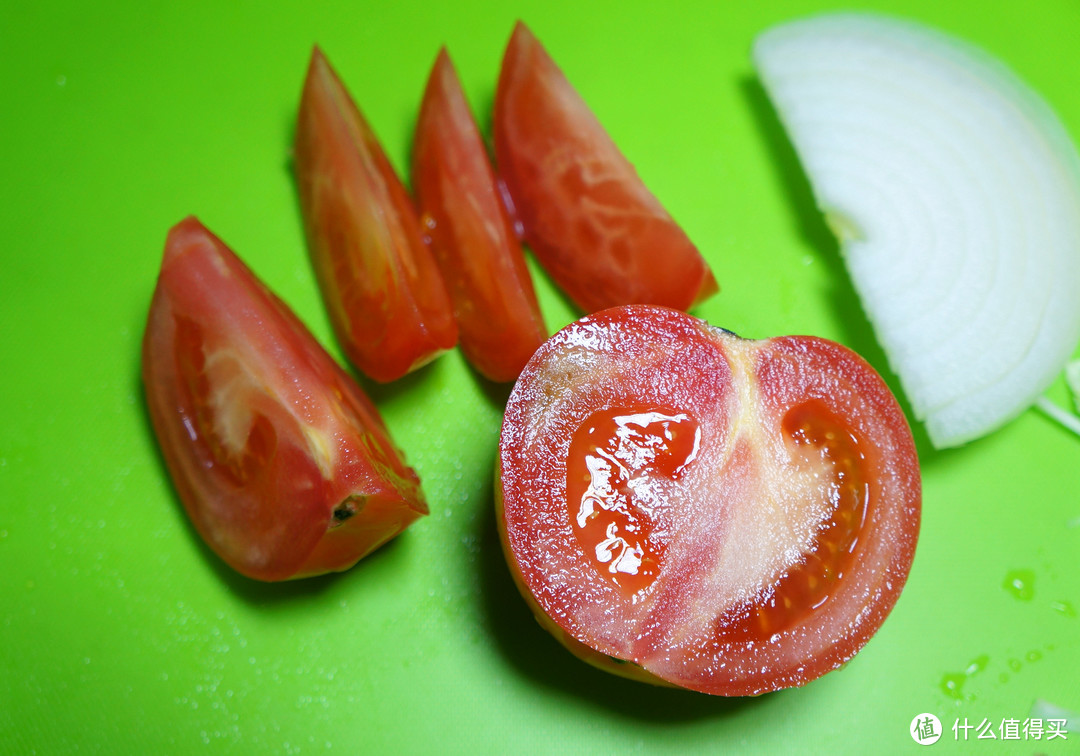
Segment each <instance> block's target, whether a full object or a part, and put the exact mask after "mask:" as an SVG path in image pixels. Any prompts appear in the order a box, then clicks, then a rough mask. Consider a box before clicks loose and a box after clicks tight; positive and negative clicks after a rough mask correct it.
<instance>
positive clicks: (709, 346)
mask: <svg viewBox="0 0 1080 756" xmlns="http://www.w3.org/2000/svg"><path fill="white" fill-rule="evenodd" d="M498 472H499V491H500V493H499V496H498V502H499V505H498V506H499V521H500V528H501V533H502V537H503V545H504V548H505V550H506V552H507V558H508V562H509V564H510V567H511V571H512V573H513V574H514V576H515V579H516V581H517V583H518V585H519V587H520V588H521V590H522V592H523V594H524V595H525V596H526V599H527V600H528V601H529V603H530V605H531V606H532V608H533V611H534V612H535V613H536V614H537V616H538V618H539V619H540V621H541V623H542V624H543V625H544V626H545V627H547V628H548V629H549V630H551V631H552V632H553V633H554V634H555V635H556V637H558V638H559V639H560V640H562V641H563V642H564V643H565V644H566V645H567V646H568V647H569V648H570V649H571V650H573V651H574V652H575V653H577V654H578V655H579V656H582V657H583V658H585V659H586V660H588V661H590V662H591V663H593V664H596V665H597V666H600V667H602V668H605V669H609V670H610V671H613V672H616V673H618V674H623V675H626V676H630V677H636V678H640V679H645V680H649V681H652V682H659V683H666V684H671V685H676V686H680V687H684V688H690V689H693V690H698V691H703V692H706V693H712V694H717V695H754V694H758V693H764V692H767V691H771V690H776V689H778V688H784V687H790V686H796V685H802V684H804V683H806V682H809V681H810V680H813V679H815V678H817V677H819V676H821V675H822V674H824V673H826V672H828V671H829V670H832V669H835V668H836V667H838V666H840V665H841V664H843V663H844V662H845V661H847V660H848V659H850V658H851V657H852V656H853V655H854V654H855V653H856V652H857V651H858V650H859V649H860V648H861V647H862V646H863V645H864V644H865V643H866V642H867V641H868V640H869V638H870V637H871V635H873V634H874V632H876V631H877V629H878V627H880V625H881V623H882V622H883V621H884V620H885V617H886V615H887V614H888V613H889V612H890V610H891V609H892V607H893V605H894V603H895V602H896V600H897V598H898V596H899V594H900V590H901V588H902V587H903V585H904V582H905V580H906V578H907V575H908V570H909V568H910V566H911V561H912V558H913V555H914V550H915V542H916V538H917V534H918V528H919V517H920V507H921V484H920V477H919V467H918V460H917V457H916V454H915V447H914V444H913V442H912V438H911V433H910V430H909V428H908V425H907V422H906V420H905V419H904V416H903V414H902V412H901V411H900V409H899V407H898V406H897V404H896V401H895V399H894V398H893V396H892V394H891V393H890V392H889V390H888V389H887V387H886V386H885V384H884V383H883V382H882V380H881V379H880V378H879V377H878V375H877V374H876V373H875V372H874V371H873V369H872V368H871V367H870V366H869V365H868V364H867V363H866V362H865V361H864V360H862V358H860V357H859V356H858V355H856V354H854V353H853V352H851V351H850V350H848V349H846V348H844V347H842V346H840V345H839V344H835V343H833V342H830V341H825V340H823V339H818V338H813V337H807V336H789V337H780V338H774V339H766V340H762V341H751V340H748V339H741V338H739V337H737V336H735V335H733V334H731V333H729V332H727V331H722V330H720V329H718V328H713V327H711V326H709V325H708V324H706V323H705V322H703V321H700V320H698V319H696V318H692V317H690V316H688V315H685V314H683V313H681V312H677V311H675V310H670V309H665V308H659V307H648V306H633V307H623V308H613V309H610V310H605V311H603V312H600V313H597V314H596V315H594V316H591V317H586V318H584V319H582V320H580V321H578V322H577V323H574V324H571V325H570V326H568V327H567V328H565V329H564V330H562V331H560V332H559V333H557V334H556V335H555V336H553V337H552V338H551V339H550V340H549V341H547V342H546V343H545V344H544V346H542V347H541V348H540V349H539V350H538V351H537V353H536V354H535V355H534V356H533V358H532V360H530V362H529V363H528V365H526V367H525V370H524V371H523V372H522V374H521V377H520V378H519V380H518V382H517V384H516V385H515V387H514V390H513V392H512V394H511V396H510V399H509V402H508V405H507V410H506V418H505V421H504V424H503V429H502V436H501V442H500V456H499V468H498Z"/></svg>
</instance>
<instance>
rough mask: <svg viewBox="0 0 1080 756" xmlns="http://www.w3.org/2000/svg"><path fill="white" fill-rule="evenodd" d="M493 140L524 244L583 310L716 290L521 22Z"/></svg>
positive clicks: (682, 236)
mask: <svg viewBox="0 0 1080 756" xmlns="http://www.w3.org/2000/svg"><path fill="white" fill-rule="evenodd" d="M494 142H495V161H496V165H497V168H498V172H499V175H500V176H501V177H502V178H503V180H504V181H505V183H506V187H507V190H508V192H509V195H510V197H511V199H512V200H513V204H514V207H515V212H516V214H517V217H518V219H519V220H520V222H521V224H522V228H523V233H524V238H525V241H526V242H527V243H528V245H529V246H530V247H531V248H532V250H533V252H534V253H535V254H536V256H537V258H538V259H539V261H540V263H541V264H542V265H543V266H544V268H545V269H546V270H547V271H548V273H549V274H550V275H551V277H552V278H553V279H554V280H555V282H556V283H558V285H559V286H560V287H561V288H562V289H563V291H565V292H566V294H567V295H568V296H569V297H570V299H571V300H573V301H574V303H575V304H577V305H578V306H579V307H581V308H582V309H583V310H585V311H586V312H595V311H597V310H601V309H604V308H606V307H613V306H617V305H625V304H635V303H644V304H656V305H664V306H667V307H673V308H676V309H680V310H687V309H689V308H690V307H692V306H693V305H695V304H698V303H699V302H701V301H703V300H705V299H706V298H708V297H709V296H711V295H712V294H714V293H715V292H716V291H717V285H716V279H715V278H714V277H713V274H712V272H711V270H710V269H709V266H708V264H707V263H706V262H705V259H704V258H703V257H702V256H701V253H700V252H698V250H697V248H696V247H695V246H694V244H693V243H692V242H691V241H690V239H689V238H688V237H687V235H686V233H685V232H684V231H683V230H682V229H681V228H680V227H679V225H678V224H677V223H676V222H675V221H674V220H673V219H672V217H671V216H670V215H669V214H668V212H667V211H666V210H665V209H664V208H663V206H661V204H660V202H659V201H658V200H657V199H656V197H655V196H653V194H652V193H651V192H649V190H648V189H647V188H646V187H645V185H644V183H642V181H641V179H640V178H639V177H638V175H637V172H636V171H635V170H634V167H633V166H632V165H631V164H630V163H629V161H627V159H626V158H625V157H624V156H623V154H622V153H621V152H620V151H619V148H618V147H616V146H615V143H614V142H613V141H612V140H611V137H609V136H608V134H607V132H606V131H605V130H604V127H603V126H602V125H601V124H600V122H599V121H598V120H597V118H596V116H595V115H593V113H592V111H591V110H589V107H588V105H586V104H585V101H584V100H582V98H581V97H580V96H579V95H578V93H577V92H576V91H575V90H574V88H573V86H572V85H571V84H570V82H569V81H567V79H566V77H565V76H564V75H563V73H562V71H561V70H559V67H558V66H557V65H556V64H555V62H554V61H553V60H552V59H551V57H550V56H549V55H548V54H547V52H546V51H545V50H544V48H543V47H542V46H541V44H540V42H539V41H538V40H537V39H536V37H535V36H533V34H532V32H530V31H529V29H528V28H527V27H526V26H525V25H524V24H522V23H520V22H519V23H518V24H517V26H515V28H514V32H513V35H512V36H511V38H510V43H509V45H508V46H507V48H506V53H505V55H504V57H503V62H502V70H501V72H500V74H499V83H498V88H497V90H496V93H495V112H494Z"/></svg>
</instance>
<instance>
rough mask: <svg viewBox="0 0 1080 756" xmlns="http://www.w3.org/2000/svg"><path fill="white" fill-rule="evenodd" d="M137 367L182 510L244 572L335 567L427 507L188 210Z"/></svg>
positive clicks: (352, 404) (311, 350)
mask: <svg viewBox="0 0 1080 756" xmlns="http://www.w3.org/2000/svg"><path fill="white" fill-rule="evenodd" d="M142 374H143V383H144V385H145V387H146V401H147V406H148V408H149V411H150V419H151V422H152V423H153V426H154V431H155V433H156V435H157V438H158V442H159V444H160V446H161V450H162V454H163V456H164V458H165V463H166V465H167V467H168V469H169V472H170V474H171V475H172V479H173V482H174V483H175V485H176V489H177V491H178V492H179V494H180V499H181V500H182V502H183V504H184V508H185V509H186V510H187V513H188V515H189V516H190V518H191V521H192V523H194V525H195V528H196V530H198V532H199V534H200V535H201V536H202V537H203V539H204V540H205V541H206V542H207V544H209V546H210V547H211V548H212V549H213V550H214V551H215V552H216V553H217V554H218V555H219V556H220V557H221V558H222V559H223V560H224V561H225V562H227V563H228V564H229V565H231V566H232V567H233V568H235V569H236V570H237V571H239V572H241V573H243V574H244V575H247V576H249V577H253V578H257V579H260V580H285V579H289V578H296V577H304V576H308V575H316V574H320V573H324V572H331V571H338V570H344V569H347V568H348V567H351V566H352V565H353V564H355V563H356V561H357V560H359V559H360V558H361V557H363V556H364V555H366V554H367V553H369V552H370V551H372V550H373V549H375V548H377V547H378V546H380V545H381V544H383V543H385V542H386V541H388V540H389V539H391V538H393V537H394V536H395V535H397V534H398V533H400V532H401V531H402V530H403V529H404V528H405V527H406V526H408V525H409V524H410V523H411V522H413V521H414V520H416V519H417V518H418V517H420V516H421V515H424V514H427V512H428V509H427V504H426V503H425V501H424V496H423V493H422V491H421V489H420V481H419V479H418V478H417V476H416V473H415V472H414V471H413V470H412V469H411V468H409V467H407V466H406V465H405V463H404V461H403V460H402V457H401V454H400V452H399V451H398V449H397V448H396V447H395V446H394V443H393V441H392V440H391V438H390V435H389V433H388V431H387V429H386V426H385V424H384V423H383V421H382V418H381V417H380V416H379V413H378V411H377V410H376V408H375V406H374V405H373V404H372V403H371V401H370V400H369V399H368V398H367V396H366V395H365V394H364V393H363V392H362V391H361V390H360V388H359V387H358V386H357V385H356V383H355V382H354V381H353V380H352V379H351V378H349V376H348V375H346V374H345V372H344V371H343V370H342V369H341V368H340V367H339V366H338V364H337V363H336V362H334V360H333V359H332V358H331V357H330V356H329V355H328V354H327V353H326V352H325V351H324V350H323V349H322V347H321V346H319V344H318V343H317V342H316V341H315V339H314V337H313V336H312V335H311V333H310V332H309V331H308V330H307V329H306V328H305V327H304V325H303V324H302V323H301V322H300V321H299V320H298V319H297V318H296V316H295V315H294V314H293V313H292V311H291V310H290V309H289V308H288V307H287V306H286V305H285V304H284V303H283V302H282V301H281V300H280V299H278V298H277V297H276V296H274V295H273V294H272V293H271V292H270V291H269V290H267V289H266V287H264V286H263V285H262V284H261V283H260V282H259V281H258V280H257V279H256V277H255V276H254V274H253V273H252V272H251V271H250V270H249V269H248V268H247V266H245V265H244V263H243V262H241V261H240V260H239V258H237V257H236V255H234V254H233V253H232V252H231V251H230V250H229V249H228V247H226V246H225V244H224V243H223V242H222V241H221V240H220V239H218V238H217V237H216V236H214V235H213V234H212V233H211V232H210V231H208V230H207V229H206V228H205V227H204V226H203V225H202V224H200V223H199V222H198V221H197V220H196V219H194V218H187V219H186V220H184V221H182V222H181V223H179V224H178V225H176V226H175V227H174V228H173V229H172V230H171V231H170V232H169V236H168V240H167V242H166V246H165V255H164V259H163V261H162V265H161V273H160V275H159V277H158V282H157V287H156V289H155V291H154V298H153V301H152V303H151V305H150V315H149V319H148V322H147V327H146V334H145V337H144V339H143V355H142Z"/></svg>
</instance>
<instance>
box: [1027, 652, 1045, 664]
mask: <svg viewBox="0 0 1080 756" xmlns="http://www.w3.org/2000/svg"><path fill="white" fill-rule="evenodd" d="M1024 658H1025V659H1027V660H1028V661H1029V662H1037V661H1038V660H1039V659H1041V658H1042V653H1040V652H1039V651H1028V653H1027V656H1026V657H1024Z"/></svg>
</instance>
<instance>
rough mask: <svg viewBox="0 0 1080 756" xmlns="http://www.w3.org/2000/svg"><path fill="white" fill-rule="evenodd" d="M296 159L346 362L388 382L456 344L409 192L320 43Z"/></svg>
mask: <svg viewBox="0 0 1080 756" xmlns="http://www.w3.org/2000/svg"><path fill="white" fill-rule="evenodd" d="M295 161H296V178H297V183H298V187H299V193H300V208H301V212H302V215H303V218H304V227H305V229H306V231H307V238H308V248H309V250H310V252H311V258H312V262H313V264H314V267H315V272H316V275H317V277H318V280H319V285H320V287H321V289H322V293H323V299H324V300H325V302H326V306H327V309H328V311H329V313H330V320H331V323H333V326H334V331H335V333H336V334H337V337H338V340H339V341H340V342H341V345H342V348H343V349H344V351H345V353H346V355H347V356H348V358H349V360H351V361H352V362H353V364H355V365H356V366H357V367H358V368H359V369H360V370H362V371H363V372H364V373H366V374H367V375H369V376H371V377H372V378H374V379H375V380H377V381H383V382H387V381H392V380H394V379H396V378H400V377H401V376H403V375H405V374H406V373H408V372H410V371H412V370H415V369H416V368H418V367H421V366H422V365H425V364H426V363H428V362H430V361H431V360H433V359H434V358H435V357H437V356H438V355H440V354H442V353H443V352H445V351H446V350H448V349H450V348H452V347H453V346H454V344H456V343H457V324H456V322H455V321H454V313H453V309H452V306H451V303H450V298H449V296H448V295H447V293H446V287H445V286H444V284H443V281H442V277H441V276H440V274H439V269H438V267H437V266H436V264H435V260H434V258H433V257H432V256H431V252H430V250H429V249H428V248H427V245H426V244H424V240H423V236H422V233H421V228H420V219H419V216H418V214H417V212H416V208H415V207H414V206H413V204H412V199H411V198H410V197H409V195H408V192H406V190H405V187H404V186H403V185H402V183H401V180H400V179H399V178H398V176H397V173H396V172H395V171H394V168H393V166H392V165H391V164H390V161H389V160H388V159H387V157H386V154H385V153H384V152H383V149H382V147H381V145H380V144H379V142H378V140H377V139H376V137H375V133H374V132H373V131H372V130H371V127H370V126H369V125H368V123H367V121H366V120H365V119H364V116H363V115H362V114H361V112H360V110H359V108H357V106H356V104H355V103H354V102H353V100H352V98H350V97H349V93H348V91H347V90H346V89H345V86H344V85H343V84H342V83H341V80H340V79H339V78H338V76H337V74H336V73H335V72H334V71H333V69H332V68H331V67H330V64H329V63H328V62H327V60H326V58H325V57H324V56H323V54H322V52H321V51H320V50H319V49H318V48H315V50H314V51H313V52H312V55H311V64H310V66H309V67H308V72H307V78H306V80H305V82H304V91H303V95H302V97H301V100H300V113H299V116H298V119H297V127H296V146H295Z"/></svg>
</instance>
